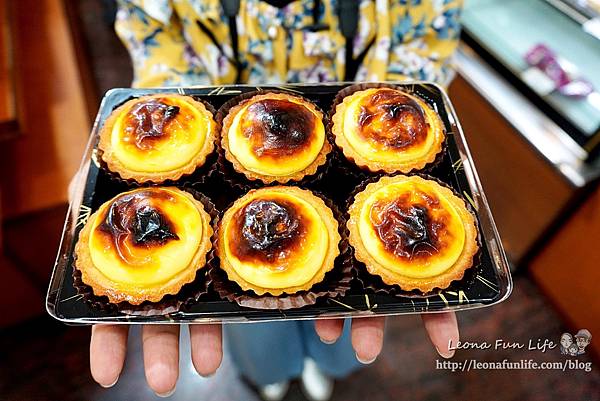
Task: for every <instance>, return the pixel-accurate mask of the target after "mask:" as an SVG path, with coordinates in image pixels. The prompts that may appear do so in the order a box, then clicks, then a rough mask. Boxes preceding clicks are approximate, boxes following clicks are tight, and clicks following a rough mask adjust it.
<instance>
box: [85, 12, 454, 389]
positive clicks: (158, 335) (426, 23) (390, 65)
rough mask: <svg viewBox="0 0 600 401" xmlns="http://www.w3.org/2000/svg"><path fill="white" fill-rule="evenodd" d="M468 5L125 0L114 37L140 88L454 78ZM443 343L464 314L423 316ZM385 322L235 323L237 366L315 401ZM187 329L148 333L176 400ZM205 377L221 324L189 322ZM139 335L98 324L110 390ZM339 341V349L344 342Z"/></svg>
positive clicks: (161, 379)
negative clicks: (293, 384) (299, 386)
mask: <svg viewBox="0 0 600 401" xmlns="http://www.w3.org/2000/svg"><path fill="white" fill-rule="evenodd" d="M461 7H462V2H461V1H455V0H418V1H417V0H413V1H407V0H360V1H358V0H296V1H290V0H221V1H219V0H177V1H175V0H152V1H150V0H119V2H118V12H117V18H116V22H115V30H116V32H117V34H118V36H119V37H120V38H121V40H122V42H123V43H124V44H125V46H126V48H127V49H128V51H129V53H130V56H131V59H132V64H133V70H134V79H133V83H132V86H134V87H157V86H192V85H222V84H235V83H249V84H273V83H284V82H303V83H311V82H323V81H344V80H346V81H402V80H406V79H413V80H414V79H417V80H429V81H435V82H438V83H440V84H442V85H447V84H448V83H449V81H450V79H451V78H452V75H453V70H452V67H451V62H452V60H451V56H452V54H453V52H454V51H455V49H456V47H457V43H458V37H459V31H460V25H459V17H460V11H461ZM422 320H423V323H424V325H425V329H426V331H427V333H428V334H429V338H430V339H431V341H432V343H433V345H434V346H435V348H436V349H437V351H438V352H439V354H440V355H441V356H443V357H451V356H452V355H453V353H454V351H450V350H449V343H450V342H452V343H454V344H456V343H457V341H458V336H459V334H458V326H457V321H456V316H455V315H454V313H438V314H426V315H423V316H422ZM384 324H385V323H384V318H382V317H373V318H361V319H354V320H352V321H349V320H347V321H344V320H339V319H332V320H317V321H314V322H310V321H308V322H281V323H265V324H250V325H226V326H225V330H224V331H225V335H226V337H227V340H228V344H229V347H230V351H231V354H232V359H233V361H234V362H235V363H236V364H237V367H238V369H239V370H240V373H241V374H242V375H243V376H245V377H246V378H248V379H249V380H250V381H251V382H252V383H253V384H255V385H257V386H258V387H259V388H260V389H261V395H262V396H263V397H264V398H267V399H273V400H274V399H281V398H282V397H283V395H284V394H285V391H286V388H287V383H288V381H289V380H290V379H292V378H294V377H297V376H301V378H302V380H303V382H304V381H310V383H309V385H308V386H307V387H309V388H308V389H307V390H309V391H311V390H312V391H313V394H309V396H310V397H312V398H313V399H327V398H328V397H329V395H330V394H331V389H332V382H331V379H330V377H341V376H344V375H346V374H348V373H350V372H351V371H353V370H355V369H357V368H358V367H359V366H360V364H361V363H362V364H368V363H371V362H373V361H374V360H375V359H376V358H377V356H378V355H379V353H380V352H381V349H382V344H383V337H384ZM179 331H180V326H179V325H146V326H144V327H143V330H142V341H143V359H144V367H145V372H146V379H147V382H148V385H149V386H150V387H151V388H152V389H153V390H154V391H155V392H156V393H157V394H159V395H168V394H169V393H170V392H171V391H172V390H174V388H175V384H176V381H177V377H178V359H179V352H178V341H179ZM189 331H190V341H191V358H192V362H193V365H194V367H195V369H196V370H197V372H198V373H199V374H200V375H203V376H208V375H211V374H212V373H214V372H215V371H216V370H217V368H218V367H219V365H220V362H221V358H222V331H221V326H220V325H216V324H209V325H190V326H189ZM127 335H128V328H127V326H122V325H96V326H93V327H92V335H91V342H90V368H91V373H92V376H93V378H94V379H95V380H96V381H97V382H98V383H99V384H100V385H102V386H104V387H109V386H111V385H113V384H115V383H116V381H117V380H118V378H119V374H120V372H121V369H122V367H123V363H124V359H125V355H126V343H127ZM334 343H335V344H334Z"/></svg>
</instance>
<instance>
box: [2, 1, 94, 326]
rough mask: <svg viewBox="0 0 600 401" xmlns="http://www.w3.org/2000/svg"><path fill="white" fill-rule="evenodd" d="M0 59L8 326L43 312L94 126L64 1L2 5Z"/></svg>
mask: <svg viewBox="0 0 600 401" xmlns="http://www.w3.org/2000/svg"><path fill="white" fill-rule="evenodd" d="M9 33H10V34H9ZM0 55H1V59H0V128H1V129H2V130H0V137H2V138H4V140H2V142H1V146H0V223H2V224H1V225H4V230H3V234H2V233H1V232H0V270H1V271H2V272H3V275H4V276H3V277H4V279H3V280H2V281H1V282H0V304H2V305H3V311H4V312H3V314H2V316H0V326H3V325H6V324H11V323H15V322H17V321H20V320H23V319H26V318H28V317H31V316H33V315H35V314H41V313H43V312H44V304H43V299H44V296H45V291H46V285H47V278H48V277H49V275H50V272H51V270H52V264H53V259H54V254H55V252H56V249H57V246H58V243H57V241H58V238H59V236H58V234H59V233H60V230H61V228H62V224H61V221H62V219H63V216H64V206H63V205H64V204H65V203H66V201H67V186H68V184H69V181H70V180H71V177H72V176H73V175H74V174H75V172H76V170H77V168H78V166H79V163H80V160H81V155H82V153H83V149H84V147H85V144H86V142H87V139H88V135H89V131H90V126H91V121H90V117H89V114H88V109H87V108H86V101H85V90H84V87H83V85H82V83H81V82H82V80H81V79H80V74H81V73H84V72H82V71H81V69H79V67H78V66H79V65H78V61H77V57H76V51H75V47H74V44H73V39H72V37H71V31H70V28H69V25H68V21H67V16H66V12H65V9H64V7H63V3H62V2H61V1H58V0H19V1H4V0H1V2H0ZM5 121H12V122H11V123H10V124H9V125H6V124H4V122H5ZM6 127H11V135H10V137H8V135H3V134H2V133H3V132H4V128H6ZM15 134H16V136H15ZM57 215H59V216H60V218H57V217H56V216H57ZM9 232H10V234H9ZM13 305H14V306H15V308H12V307H11V306H13ZM17 305H18V308H16V306H17ZM13 312H14V313H13Z"/></svg>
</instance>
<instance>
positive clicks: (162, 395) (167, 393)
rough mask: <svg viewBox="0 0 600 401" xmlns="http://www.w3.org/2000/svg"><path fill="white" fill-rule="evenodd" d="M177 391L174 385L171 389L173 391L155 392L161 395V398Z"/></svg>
mask: <svg viewBox="0 0 600 401" xmlns="http://www.w3.org/2000/svg"><path fill="white" fill-rule="evenodd" d="M174 392H175V387H173V388H172V389H171V391H167V392H166V393H155V394H156V395H157V396H159V397H160V398H167V397H170V396H172V395H173V393H174Z"/></svg>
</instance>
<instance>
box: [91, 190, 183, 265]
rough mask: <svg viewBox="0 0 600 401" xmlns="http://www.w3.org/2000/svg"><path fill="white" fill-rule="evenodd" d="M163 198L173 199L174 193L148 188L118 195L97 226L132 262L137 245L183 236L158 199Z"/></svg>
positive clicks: (150, 245) (143, 246)
mask: <svg viewBox="0 0 600 401" xmlns="http://www.w3.org/2000/svg"><path fill="white" fill-rule="evenodd" d="M161 200H163V201H171V200H172V197H171V196H170V195H169V194H167V193H164V192H157V191H151V190H145V191H140V192H136V193H134V194H127V195H124V196H122V197H120V198H118V199H116V200H115V201H114V202H113V203H112V204H111V205H110V207H108V208H106V210H105V211H104V215H103V216H101V223H100V224H99V225H98V226H97V228H96V230H97V232H98V233H101V234H102V235H103V236H104V237H105V239H106V240H107V241H108V244H109V245H110V246H111V247H112V248H114V249H115V250H116V251H117V253H118V255H119V257H120V258H121V259H122V260H123V261H125V262H130V259H132V251H134V250H135V249H136V248H138V249H151V248H154V247H160V246H162V245H164V244H166V243H167V242H169V241H177V240H179V237H178V235H177V233H176V232H175V231H176V230H175V226H174V224H173V222H172V221H171V220H170V218H169V217H168V216H166V215H165V214H164V213H163V212H162V211H161V210H160V207H159V206H157V205H156V204H155V202H154V201H158V202H160V201H161ZM158 202H156V203H157V204H158Z"/></svg>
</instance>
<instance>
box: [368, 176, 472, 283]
mask: <svg viewBox="0 0 600 401" xmlns="http://www.w3.org/2000/svg"><path fill="white" fill-rule="evenodd" d="M359 216H360V218H359V224H358V227H359V234H360V239H361V241H362V243H363V245H364V247H365V248H366V250H367V252H368V253H369V254H370V255H371V257H372V258H373V259H374V260H375V261H376V262H377V263H378V264H380V265H381V266H383V267H384V268H385V269H388V270H390V271H393V272H395V273H398V274H401V275H402V276H405V277H411V278H427V277H432V276H437V275H439V274H441V273H443V272H445V271H446V270H448V269H450V268H451V267H452V266H453V265H454V264H455V263H456V261H457V260H458V258H459V257H460V255H461V253H462V251H463V247H464V244H465V235H466V234H465V228H464V226H463V222H462V220H461V218H460V215H459V213H458V212H457V210H456V209H455V207H454V206H453V205H452V204H451V203H450V202H449V201H448V200H447V199H446V198H445V197H444V195H443V194H442V193H440V192H439V191H438V190H436V189H435V188H434V187H431V186H427V185H423V184H422V183H420V182H417V181H411V180H406V181H401V182H397V183H392V184H389V185H387V186H384V187H382V188H380V189H379V190H377V191H375V192H373V193H372V194H370V196H369V197H368V198H367V199H366V200H365V202H364V203H363V205H362V208H361V209H360V215H359Z"/></svg>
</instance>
